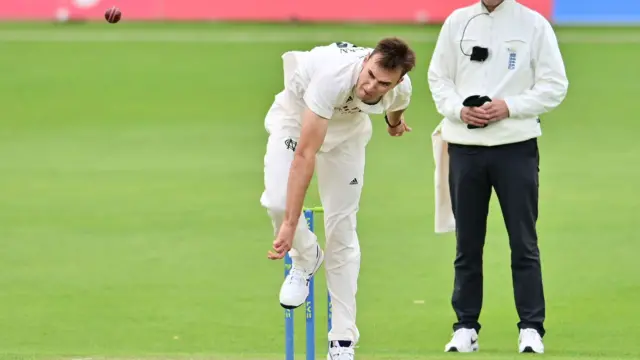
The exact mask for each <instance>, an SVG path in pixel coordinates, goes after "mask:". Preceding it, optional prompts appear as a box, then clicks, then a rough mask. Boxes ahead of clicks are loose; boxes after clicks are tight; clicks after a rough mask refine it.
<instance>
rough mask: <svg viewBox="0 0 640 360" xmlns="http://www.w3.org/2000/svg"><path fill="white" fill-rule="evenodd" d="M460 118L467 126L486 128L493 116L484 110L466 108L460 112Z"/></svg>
mask: <svg viewBox="0 0 640 360" xmlns="http://www.w3.org/2000/svg"><path fill="white" fill-rule="evenodd" d="M460 118H461V119H462V121H463V122H464V123H465V124H470V125H475V126H478V127H485V126H486V125H487V124H488V123H489V120H490V119H491V116H490V114H489V111H487V110H486V109H484V108H481V107H480V108H478V107H469V106H465V107H463V108H462V111H461V112H460Z"/></svg>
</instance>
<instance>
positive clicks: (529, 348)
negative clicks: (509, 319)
mask: <svg viewBox="0 0 640 360" xmlns="http://www.w3.org/2000/svg"><path fill="white" fill-rule="evenodd" d="M518 350H519V351H520V352H521V353H536V354H543V353H544V344H543V343H542V337H541V336H540V334H539V333H538V331H536V330H535V329H521V330H520V336H519V337H518Z"/></svg>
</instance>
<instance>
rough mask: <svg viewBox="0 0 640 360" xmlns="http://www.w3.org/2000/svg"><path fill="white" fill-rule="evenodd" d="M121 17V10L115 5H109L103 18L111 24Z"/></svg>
mask: <svg viewBox="0 0 640 360" xmlns="http://www.w3.org/2000/svg"><path fill="white" fill-rule="evenodd" d="M121 17H122V12H121V11H120V9H118V8H117V7H115V6H112V7H110V8H109V9H107V11H106V12H105V13H104V18H105V19H106V20H107V21H108V22H110V23H111V24H115V23H117V22H118V21H120V18H121Z"/></svg>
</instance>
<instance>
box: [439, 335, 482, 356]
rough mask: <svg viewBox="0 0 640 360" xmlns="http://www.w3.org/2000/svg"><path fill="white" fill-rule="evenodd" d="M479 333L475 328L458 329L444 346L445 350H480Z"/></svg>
mask: <svg viewBox="0 0 640 360" xmlns="http://www.w3.org/2000/svg"><path fill="white" fill-rule="evenodd" d="M478 349H479V346H478V333H477V332H476V330H475V329H458V330H456V331H455V332H454V333H453V336H452V338H451V341H449V343H448V344H447V345H446V346H445V347H444V351H445V352H461V353H468V352H475V351H478Z"/></svg>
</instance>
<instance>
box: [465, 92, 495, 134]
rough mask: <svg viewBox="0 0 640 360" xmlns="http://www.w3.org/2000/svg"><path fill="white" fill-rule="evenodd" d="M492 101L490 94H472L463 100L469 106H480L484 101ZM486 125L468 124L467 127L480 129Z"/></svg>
mask: <svg viewBox="0 0 640 360" xmlns="http://www.w3.org/2000/svg"><path fill="white" fill-rule="evenodd" d="M490 101H491V98H490V97H488V96H480V95H471V96H469V97H468V98H466V99H464V101H463V102H462V105H463V106H467V107H480V106H482V105H484V103H486V102H490ZM485 126H486V125H485ZM485 126H475V125H471V124H467V129H478V128H482V127H485Z"/></svg>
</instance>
